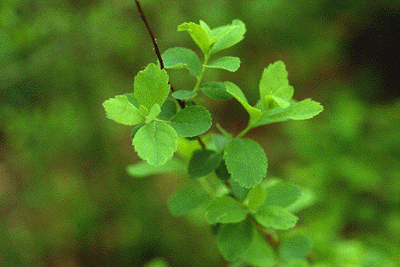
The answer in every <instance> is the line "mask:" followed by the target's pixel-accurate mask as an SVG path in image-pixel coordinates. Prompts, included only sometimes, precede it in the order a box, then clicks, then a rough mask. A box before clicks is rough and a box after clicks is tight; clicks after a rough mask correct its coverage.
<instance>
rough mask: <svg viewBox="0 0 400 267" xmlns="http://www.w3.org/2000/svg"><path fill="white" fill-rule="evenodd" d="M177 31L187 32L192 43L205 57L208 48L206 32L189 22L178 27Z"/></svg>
mask: <svg viewBox="0 0 400 267" xmlns="http://www.w3.org/2000/svg"><path fill="white" fill-rule="evenodd" d="M178 31H187V32H188V33H189V34H190V36H191V37H192V39H193V41H194V42H195V43H196V44H197V46H198V47H200V49H201V51H203V53H204V54H205V55H208V51H209V48H210V38H209V36H208V34H207V32H206V31H205V30H204V29H203V28H202V27H201V26H200V25H198V24H196V23H193V22H190V23H183V24H181V25H179V26H178Z"/></svg>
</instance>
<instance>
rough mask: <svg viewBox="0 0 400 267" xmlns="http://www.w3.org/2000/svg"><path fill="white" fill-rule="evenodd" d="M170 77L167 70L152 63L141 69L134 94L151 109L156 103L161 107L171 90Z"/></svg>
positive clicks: (142, 103) (136, 78)
mask: <svg viewBox="0 0 400 267" xmlns="http://www.w3.org/2000/svg"><path fill="white" fill-rule="evenodd" d="M168 81H169V77H168V74H167V72H166V71H165V70H161V69H160V67H159V66H157V65H155V64H153V63H151V64H149V65H147V67H146V69H144V70H143V71H139V73H138V74H137V75H136V77H135V81H134V84H133V86H134V94H135V97H136V99H137V101H138V103H139V104H140V105H143V106H144V107H146V108H147V110H150V109H151V108H152V107H153V106H154V104H158V105H159V106H160V107H161V106H162V104H163V103H164V101H165V99H167V96H168V94H169V91H170V85H169V84H168Z"/></svg>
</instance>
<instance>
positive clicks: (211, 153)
mask: <svg viewBox="0 0 400 267" xmlns="http://www.w3.org/2000/svg"><path fill="white" fill-rule="evenodd" d="M178 31H186V32H187V33H189V35H190V36H191V38H192V39H193V41H194V42H195V43H196V44H197V46H198V47H199V49H200V51H201V52H202V55H203V57H202V60H200V57H199V56H198V55H197V54H196V53H195V52H194V51H192V50H190V49H188V48H182V47H176V48H171V49H168V50H166V51H165V52H164V53H163V54H162V58H163V61H164V67H165V68H166V69H187V70H188V71H189V74H190V75H192V76H194V77H195V78H196V84H195V85H194V88H193V90H191V91H189V90H179V91H174V92H172V93H171V97H169V95H170V91H171V86H170V83H169V77H168V74H167V71H166V70H164V69H160V67H159V66H157V65H155V64H149V65H148V66H147V67H146V68H145V69H144V70H143V71H140V72H139V73H138V74H137V75H136V77H135V80H134V92H133V93H130V94H125V95H119V96H116V97H114V98H111V99H109V100H107V101H105V102H104V103H103V106H104V108H105V111H106V113H107V116H108V118H110V119H112V120H114V121H115V122H118V123H122V124H125V125H128V126H135V127H134V129H133V131H132V144H133V145H134V147H135V150H136V151H137V153H138V155H139V156H140V157H141V158H142V159H143V160H145V162H141V163H138V164H135V165H132V166H129V167H128V172H129V173H130V174H132V175H133V176H147V175H151V174H158V173H164V172H169V171H176V170H182V169H183V170H186V171H187V173H188V176H189V178H191V179H194V180H198V181H199V182H200V185H201V186H191V187H187V188H184V189H183V190H181V191H180V192H178V193H176V194H175V195H174V196H172V197H171V199H170V201H169V203H168V206H169V209H170V211H171V213H172V214H173V215H176V216H181V215H184V214H186V213H188V212H190V211H192V210H193V209H196V208H198V207H200V206H204V207H205V218H206V221H207V223H209V224H210V225H211V226H212V227H213V229H214V230H215V231H214V232H215V233H216V235H217V240H218V241H217V242H218V248H219V250H220V251H221V253H222V255H223V256H224V257H225V259H227V260H229V261H236V260H242V261H244V262H247V263H250V264H255V265H258V266H273V265H274V264H275V261H276V258H277V257H280V256H279V255H284V258H285V260H286V261H290V260H295V261H297V260H300V261H303V260H304V259H305V257H306V254H307V253H308V252H309V250H308V249H303V250H304V251H307V253H305V254H304V253H303V254H304V255H303V254H302V255H301V257H300V256H298V255H299V253H296V251H298V250H299V248H298V247H296V246H294V245H293V244H298V243H301V242H297V241H296V240H298V239H301V238H303V237H302V236H300V237H299V236H295V237H294V238H295V239H294V240H295V241H290V240H291V239H288V240H289V241H287V243H283V244H286V245H285V246H282V249H284V250H282V252H281V251H279V253H278V255H277V254H276V251H275V248H274V246H273V244H270V243H268V242H265V240H264V239H263V235H264V234H263V231H260V229H267V230H268V231H272V232H273V233H275V232H276V231H280V230H287V229H291V228H293V227H294V226H295V225H296V222H297V220H298V218H297V217H296V216H295V215H294V214H293V213H292V211H291V206H292V205H294V204H295V203H297V204H298V202H299V201H300V202H301V201H302V199H303V198H302V191H301V189H300V188H298V187H297V186H295V185H293V184H289V183H268V181H266V180H265V178H266V175H267V168H268V160H267V157H266V154H265V152H264V150H263V148H262V147H261V146H260V145H259V144H258V143H257V142H255V141H253V140H251V139H248V138H242V137H243V136H244V135H245V134H246V132H247V131H249V130H250V129H252V128H255V127H258V126H261V125H265V124H269V123H273V122H280V121H285V120H304V119H309V118H312V117H313V116H315V115H317V114H318V113H320V112H321V111H322V110H323V108H322V106H321V105H320V104H319V103H318V102H315V101H312V100H311V99H306V100H303V101H300V102H297V101H295V100H293V99H292V96H293V93H294V89H293V87H292V86H290V85H289V81H288V73H287V71H286V68H285V64H284V63H283V62H282V61H278V62H275V63H273V64H270V65H269V66H268V67H267V68H265V69H264V71H263V74H262V78H261V80H260V84H259V93H260V99H259V100H258V102H257V104H256V105H255V106H251V105H250V104H249V103H248V101H247V99H246V96H245V95H244V93H243V91H242V90H241V89H240V88H239V87H238V86H237V85H235V84H234V83H232V82H229V81H225V82H220V81H211V82H206V83H203V77H204V75H205V73H206V72H207V71H208V70H211V69H223V70H227V71H230V72H235V71H237V70H238V68H239V66H240V59H239V58H238V57H232V56H223V57H219V58H218V57H215V54H216V53H218V52H219V51H222V50H224V49H227V48H229V47H231V46H233V45H235V44H237V43H238V42H240V41H241V40H242V39H243V38H244V34H245V32H246V28H245V25H244V23H243V22H242V21H240V20H233V21H232V23H231V24H229V25H226V26H222V27H218V28H214V29H211V28H210V27H209V26H208V25H207V24H206V23H205V22H204V21H200V23H199V24H196V23H193V22H190V23H183V24H181V25H179V26H178ZM212 57H213V58H214V59H211V58H212ZM200 92H201V93H202V94H203V95H204V96H206V97H209V98H211V99H214V100H219V101H227V100H230V99H232V98H235V99H236V100H237V101H238V102H239V103H240V104H241V105H242V106H243V107H244V108H245V110H246V111H247V112H248V113H249V115H250V119H249V123H248V125H247V127H246V128H245V129H244V130H243V131H242V132H241V133H239V134H238V135H237V136H235V137H233V136H232V135H230V134H229V133H228V132H226V131H225V130H224V129H223V128H222V127H221V126H219V125H217V128H218V129H219V130H220V132H221V134H208V135H206V136H205V138H204V140H206V142H205V143H203V142H202V141H200V142H201V143H202V148H201V149H191V150H190V149H189V150H190V151H189V157H188V158H187V159H186V160H185V159H182V157H181V158H179V157H175V158H173V155H174V153H175V152H176V151H177V150H178V152H179V149H178V144H182V143H185V142H186V143H187V142H190V141H188V140H187V139H194V140H196V139H199V138H202V137H200V135H201V134H204V133H205V132H206V131H207V130H209V129H210V127H211V124H212V121H211V115H210V113H209V112H208V111H207V110H206V109H205V108H204V107H202V106H199V105H197V103H196V101H197V99H198V98H199V97H200V94H199V93H200ZM178 100H179V101H183V103H185V105H183V106H181V108H180V109H179V110H178V108H177V101H178ZM185 138H186V139H185ZM185 140H186V141H185ZM181 150H182V148H181ZM180 152H182V151H180ZM182 154H185V153H182ZM210 179H215V180H216V181H218V182H216V183H215V182H214V183H213V184H211V183H210ZM296 238H297V239H296ZM301 240H302V239H301ZM296 242H297V243H296ZM303 243H304V242H303ZM303 243H301V244H300V246H302V247H307V246H308V245H309V244H308V243H307V244H306V245H304V244H303ZM293 255H294V256H293ZM281 260H282V257H281Z"/></svg>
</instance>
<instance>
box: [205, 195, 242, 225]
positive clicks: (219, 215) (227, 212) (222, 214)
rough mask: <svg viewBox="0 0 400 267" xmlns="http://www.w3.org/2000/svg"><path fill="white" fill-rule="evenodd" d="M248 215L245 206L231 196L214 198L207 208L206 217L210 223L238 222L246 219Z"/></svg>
mask: <svg viewBox="0 0 400 267" xmlns="http://www.w3.org/2000/svg"><path fill="white" fill-rule="evenodd" d="M246 216H247V212H246V210H245V208H243V206H242V205H241V204H240V203H239V202H237V201H236V200H234V199H233V198H231V197H229V196H223V197H217V198H214V199H213V200H211V201H210V203H209V204H208V206H207V209H206V219H207V222H208V223H209V224H214V223H237V222H241V221H243V220H244V219H246Z"/></svg>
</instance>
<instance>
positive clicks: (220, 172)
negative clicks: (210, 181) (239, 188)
mask: <svg viewBox="0 0 400 267" xmlns="http://www.w3.org/2000/svg"><path fill="white" fill-rule="evenodd" d="M215 174H216V175H217V177H218V178H219V179H221V180H222V181H224V182H227V181H228V180H229V179H230V178H231V174H230V173H229V172H228V169H227V168H226V164H225V160H222V161H221V163H220V164H219V166H218V168H217V169H215Z"/></svg>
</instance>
